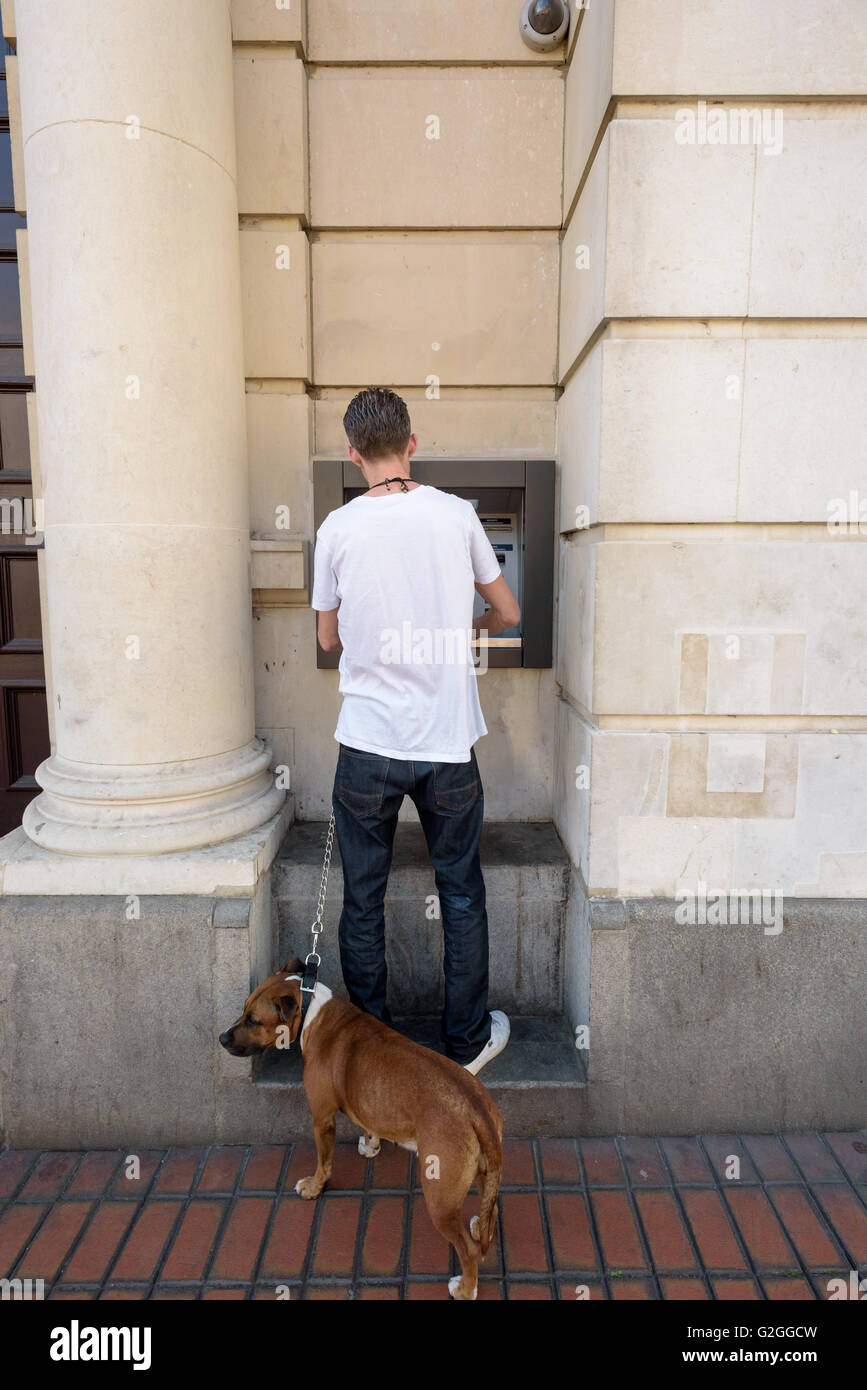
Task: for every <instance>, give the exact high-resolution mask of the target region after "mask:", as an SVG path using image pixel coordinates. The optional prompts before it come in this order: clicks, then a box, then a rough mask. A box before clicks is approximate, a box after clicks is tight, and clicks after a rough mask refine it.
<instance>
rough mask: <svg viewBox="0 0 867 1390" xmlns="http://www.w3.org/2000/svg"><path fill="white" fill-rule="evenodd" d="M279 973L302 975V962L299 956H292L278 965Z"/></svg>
mask: <svg viewBox="0 0 867 1390" xmlns="http://www.w3.org/2000/svg"><path fill="white" fill-rule="evenodd" d="M280 974H281V975H303V974H304V962H303V960H302V959H301V957H300V956H293V957H292V959H291V960H288V961H287V962H286V964H285V965H281V966H280Z"/></svg>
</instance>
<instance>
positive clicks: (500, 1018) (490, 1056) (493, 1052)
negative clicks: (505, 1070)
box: [464, 1009, 512, 1076]
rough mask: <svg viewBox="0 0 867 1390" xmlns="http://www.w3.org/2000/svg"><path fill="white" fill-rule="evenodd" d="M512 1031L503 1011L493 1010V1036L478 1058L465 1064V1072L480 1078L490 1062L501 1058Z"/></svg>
mask: <svg viewBox="0 0 867 1390" xmlns="http://www.w3.org/2000/svg"><path fill="white" fill-rule="evenodd" d="M511 1031H512V1029H511V1025H510V1023H509V1020H508V1018H507V1017H506V1015H505V1014H504V1013H503V1011H502V1009H493V1010H492V1012H491V1036H490V1038H489V1039H488V1041H487V1042H486V1043H485V1045H484V1047H483V1048H482V1050H481V1052H480V1053H479V1055H478V1057H474V1058H473V1060H472V1061H471V1062H465V1063H464V1071H469V1072H472V1074H473V1076H478V1074H479V1072H480V1071H481V1070H482V1067H486V1066H487V1065H488V1062H493V1060H494V1058H495V1057H499V1055H500V1053H501V1052H502V1051H503V1048H504V1047H505V1046H506V1043H507V1042H508V1041H509V1034H510V1033H511Z"/></svg>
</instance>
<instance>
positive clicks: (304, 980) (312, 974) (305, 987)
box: [286, 952, 320, 1047]
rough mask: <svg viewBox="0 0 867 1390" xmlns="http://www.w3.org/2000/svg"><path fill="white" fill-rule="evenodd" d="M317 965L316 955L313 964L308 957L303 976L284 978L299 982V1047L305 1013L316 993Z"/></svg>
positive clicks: (317, 957) (317, 958)
mask: <svg viewBox="0 0 867 1390" xmlns="http://www.w3.org/2000/svg"><path fill="white" fill-rule="evenodd" d="M312 954H313V953H312V952H311V955H312ZM319 964H320V960H319V956H318V955H317V956H316V963H315V964H314V963H313V961H312V960H311V958H310V956H308V957H307V960H306V961H305V963H304V974H303V975H287V976H286V979H287V980H300V981H301V1027H300V1028H299V1029H298V1046H299V1047H300V1046H301V1034H302V1033H303V1032H304V1024H305V1021H306V1019H307V1013H308V1011H309V1009H310V1005H311V1004H312V1003H313V996H314V994H315V993H316V980H317V977H318V975H319ZM289 1046H290V1047H291V1046H292V1044H291V1043H290V1044H289Z"/></svg>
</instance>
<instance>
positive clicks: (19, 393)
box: [0, 43, 49, 835]
mask: <svg viewBox="0 0 867 1390" xmlns="http://www.w3.org/2000/svg"><path fill="white" fill-rule="evenodd" d="M10 51H11V50H10V48H9V46H8V44H5V43H4V44H3V54H2V61H3V72H2V74H0V834H2V835H5V834H6V832H7V831H8V830H12V829H13V828H14V827H15V826H16V825H20V824H21V816H22V814H23V811H24V807H25V806H26V805H27V803H28V801H31V800H32V799H33V797H34V796H35V795H36V794H37V792H38V791H39V787H38V786H37V784H36V780H35V778H34V776H33V774H34V772H35V771H36V768H37V767H38V765H39V763H40V762H42V760H43V758H47V757H48V753H49V737H48V709H47V705H46V699H45V660H44V655H43V651H42V620H41V614H40V608H39V570H38V560H37V552H38V551H39V549H41V545H42V537H41V530H40V528H41V526H42V518H41V515H40V514H39V510H38V508H37V507H36V506H35V505H34V502H33V487H32V480H31V475H30V442H29V438H28V430H27V396H28V393H29V392H30V391H31V390H32V389H33V382H32V380H31V379H30V378H28V377H26V376H25V375H24V353H23V350H22V341H21V302H20V296H19V292H18V258H17V251H16V242H15V232H16V230H17V228H19V227H23V226H24V225H25V224H24V219H23V218H22V217H19V216H18V214H17V213H16V212H15V206H14V197H13V193H12V155H11V142H10V136H9V108H8V103H7V99H6V56H7V54H8V53H9V52H10Z"/></svg>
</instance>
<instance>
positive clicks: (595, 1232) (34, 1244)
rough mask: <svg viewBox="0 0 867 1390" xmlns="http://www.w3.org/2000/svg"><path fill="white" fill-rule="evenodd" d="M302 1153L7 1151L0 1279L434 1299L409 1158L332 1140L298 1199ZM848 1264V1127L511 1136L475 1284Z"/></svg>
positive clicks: (560, 1290)
mask: <svg viewBox="0 0 867 1390" xmlns="http://www.w3.org/2000/svg"><path fill="white" fill-rule="evenodd" d="M312 1153H313V1149H312V1145H311V1144H310V1143H307V1142H305V1143H299V1144H295V1145H289V1146H287V1147H285V1148H284V1147H280V1146H278V1145H262V1146H258V1147H252V1148H247V1147H244V1146H242V1145H226V1146H218V1147H213V1148H209V1149H204V1148H203V1149H182V1150H166V1151H155V1150H148V1151H147V1152H144V1151H143V1152H141V1153H139V1154H137V1155H130V1154H124V1153H121V1152H113V1151H104V1152H94V1153H79V1152H74V1151H63V1152H60V1153H40V1152H38V1151H36V1150H12V1151H7V1152H5V1153H2V1154H0V1277H5V1278H9V1279H14V1278H20V1279H22V1280H24V1279H27V1278H31V1279H43V1280H44V1281H45V1294H46V1296H47V1297H49V1298H52V1299H59V1298H62V1299H76V1298H77V1299H95V1298H101V1299H102V1298H104V1299H148V1298H151V1299H187V1300H188V1299H199V1298H202V1299H208V1300H211V1299H239V1298H240V1299H250V1298H252V1299H272V1298H287V1297H288V1298H290V1299H298V1298H302V1299H334V1298H336V1299H349V1298H362V1299H445V1298H447V1297H448V1292H447V1289H446V1280H447V1278H448V1276H449V1274H450V1273H454V1272H456V1271H457V1264H456V1261H455V1256H454V1254H453V1252H451V1251H450V1250H449V1249H448V1248H447V1246H446V1244H445V1242H444V1241H443V1240H442V1238H441V1237H440V1236H439V1234H438V1233H437V1232H436V1231H435V1230H434V1228H433V1226H432V1225H431V1223H430V1220H429V1218H428V1215H427V1211H426V1209H425V1205H424V1201H423V1199H422V1197H421V1193H420V1189H419V1183H418V1179H417V1166H416V1164H417V1160H415V1159H414V1158H411V1156H410V1155H409V1154H408V1153H406V1152H405V1151H404V1150H401V1149H396V1148H394V1147H393V1146H391V1145H389V1144H383V1148H382V1152H381V1154H380V1155H379V1157H378V1158H376V1159H373V1160H369V1161H368V1160H365V1159H362V1158H360V1157H359V1155H358V1153H357V1152H356V1150H355V1147H354V1145H352V1144H341V1145H338V1150H337V1153H336V1156H335V1165H334V1177H333V1180H332V1183H331V1185H330V1187H329V1188H328V1189H327V1190H326V1192H325V1194H324V1195H323V1197H321V1198H320V1199H319V1201H317V1202H304V1201H302V1200H301V1198H299V1197H298V1196H297V1195H296V1194H295V1192H294V1190H293V1189H294V1183H295V1181H296V1180H297V1178H299V1177H301V1176H305V1175H306V1174H307V1173H309V1172H310V1171H312ZM136 1158H137V1159H138V1160H139V1162H138V1164H136V1163H135V1162H133V1161H132V1160H134V1159H136ZM734 1160H737V1161H736V1162H735V1161H734ZM476 1207H477V1198H476V1197H475V1194H473V1195H472V1196H471V1198H470V1201H469V1203H468V1210H470V1211H471V1210H473V1209H476ZM853 1270H855V1271H860V1277H861V1278H865V1277H867V1132H865V1131H860V1132H858V1133H852V1134H789V1135H742V1136H736V1135H709V1136H689V1137H682V1138H669V1137H666V1138H661V1139H652V1138H650V1139H649V1138H616V1139H613V1138H612V1139H608V1138H598V1139H580V1140H573V1139H538V1140H532V1141H531V1140H524V1139H508V1140H507V1141H506V1143H505V1145H504V1172H503V1186H502V1191H501V1199H500V1224H499V1230H498V1233H497V1238H496V1239H495V1241H494V1243H493V1245H492V1247H491V1249H490V1251H489V1252H488V1256H487V1258H486V1260H485V1261H484V1263H483V1264H482V1265H481V1267H480V1287H479V1297H480V1299H494V1300H504V1299H543V1300H551V1299H561V1300H562V1299H565V1300H569V1301H575V1299H576V1298H590V1299H636V1298H637V1299H669V1300H686V1299H698V1300H707V1299H770V1300H777V1299H783V1300H796V1299H825V1298H827V1297H828V1281H829V1280H830V1279H831V1278H838V1277H842V1278H844V1279H846V1280H847V1282H848V1280H849V1278H850V1272H851V1271H853Z"/></svg>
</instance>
